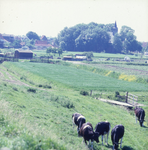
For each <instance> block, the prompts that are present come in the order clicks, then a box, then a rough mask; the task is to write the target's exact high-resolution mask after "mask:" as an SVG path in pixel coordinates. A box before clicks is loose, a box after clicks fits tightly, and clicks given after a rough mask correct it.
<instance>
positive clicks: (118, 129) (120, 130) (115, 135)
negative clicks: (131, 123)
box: [111, 124, 124, 150]
mask: <svg viewBox="0 0 148 150" xmlns="http://www.w3.org/2000/svg"><path fill="white" fill-rule="evenodd" d="M123 135H124V126H123V125H122V124H120V125H116V126H115V127H114V128H113V129H112V132H111V140H112V143H113V150H117V149H118V145H119V144H120V148H122V139H123ZM119 139H121V141H120V143H118V142H119Z"/></svg>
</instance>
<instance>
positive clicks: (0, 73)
mask: <svg viewBox="0 0 148 150" xmlns="http://www.w3.org/2000/svg"><path fill="white" fill-rule="evenodd" d="M3 72H4V74H6V75H7V77H5V76H4V74H3ZM0 78H1V80H2V81H4V82H7V83H12V84H16V85H23V86H27V87H31V88H36V89H39V90H43V91H53V90H52V89H43V88H39V87H34V86H31V85H29V84H27V83H24V82H22V81H20V80H18V79H17V78H15V77H14V76H12V75H11V74H10V73H9V72H8V71H7V69H6V68H5V67H3V66H1V68H0ZM6 78H8V79H6Z"/></svg>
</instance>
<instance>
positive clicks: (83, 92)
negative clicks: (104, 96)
mask: <svg viewBox="0 0 148 150" xmlns="http://www.w3.org/2000/svg"><path fill="white" fill-rule="evenodd" d="M80 94H81V95H84V96H87V95H89V93H88V92H87V91H84V90H81V91H80Z"/></svg>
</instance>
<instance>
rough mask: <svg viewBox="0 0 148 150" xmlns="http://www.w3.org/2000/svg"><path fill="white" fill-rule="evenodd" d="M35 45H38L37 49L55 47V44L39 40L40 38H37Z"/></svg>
mask: <svg viewBox="0 0 148 150" xmlns="http://www.w3.org/2000/svg"><path fill="white" fill-rule="evenodd" d="M35 46H36V47H37V49H46V48H48V47H52V48H53V46H52V45H51V44H48V42H47V41H39V40H37V41H36V42H35Z"/></svg>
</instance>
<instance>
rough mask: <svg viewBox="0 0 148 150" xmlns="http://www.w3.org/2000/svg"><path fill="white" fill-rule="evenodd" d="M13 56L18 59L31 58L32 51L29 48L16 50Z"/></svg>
mask: <svg viewBox="0 0 148 150" xmlns="http://www.w3.org/2000/svg"><path fill="white" fill-rule="evenodd" d="M14 57H15V58H19V59H31V58H33V52H32V51H31V50H18V49H17V50H16V51H15V54H14Z"/></svg>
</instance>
